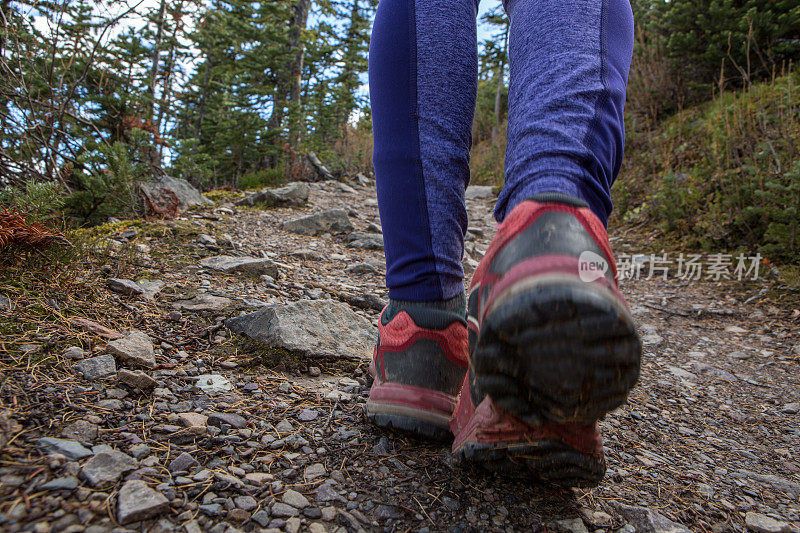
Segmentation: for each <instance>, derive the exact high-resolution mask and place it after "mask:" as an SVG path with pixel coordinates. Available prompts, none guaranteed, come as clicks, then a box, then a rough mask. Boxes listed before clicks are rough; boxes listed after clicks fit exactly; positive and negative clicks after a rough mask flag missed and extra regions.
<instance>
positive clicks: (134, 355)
mask: <svg viewBox="0 0 800 533" xmlns="http://www.w3.org/2000/svg"><path fill="white" fill-rule="evenodd" d="M106 351H108V352H109V353H111V354H113V355H116V356H117V357H119V358H120V359H121V360H122V361H126V362H129V363H131V364H134V365H138V366H143V367H145V368H154V367H155V366H156V356H155V354H154V353H153V341H151V340H150V337H148V336H147V334H146V333H144V332H142V331H139V330H133V331H131V332H130V333H128V334H127V335H125V336H124V337H122V338H121V339H117V340H115V341H111V342H109V343H108V344H107V345H106Z"/></svg>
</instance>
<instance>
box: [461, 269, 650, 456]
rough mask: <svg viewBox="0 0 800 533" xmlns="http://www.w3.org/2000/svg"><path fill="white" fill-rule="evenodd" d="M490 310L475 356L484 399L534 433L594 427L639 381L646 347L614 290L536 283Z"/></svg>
mask: <svg viewBox="0 0 800 533" xmlns="http://www.w3.org/2000/svg"><path fill="white" fill-rule="evenodd" d="M490 305H491V307H490V308H489V309H488V310H487V312H486V316H485V317H484V319H483V322H482V324H481V327H480V332H479V336H478V340H477V345H476V349H475V351H474V352H473V354H472V356H471V365H470V379H471V381H470V385H471V387H472V390H473V391H474V392H476V393H477V397H478V398H483V397H484V396H487V395H488V396H490V397H491V398H492V399H493V400H494V402H495V403H496V404H497V405H498V406H499V407H501V408H502V409H504V410H506V411H508V412H509V413H512V414H514V415H515V416H517V417H519V418H521V419H522V420H524V421H525V422H526V423H528V424H531V425H537V424H541V423H542V422H544V421H553V422H557V423H587V422H592V421H595V420H598V419H600V418H602V417H603V416H604V415H605V414H606V413H608V412H609V411H611V410H613V409H615V408H617V407H619V406H620V405H622V404H623V403H624V402H625V400H626V398H627V395H628V392H629V391H630V390H631V389H632V388H633V386H634V385H635V384H636V381H637V380H638V378H639V366H640V360H641V341H640V340H639V336H638V335H637V333H636V328H635V326H634V322H633V318H632V317H631V315H630V313H629V312H628V310H627V308H626V307H625V305H624V304H623V302H622V301H621V300H620V298H619V297H618V296H617V295H616V294H615V293H614V292H613V291H612V290H611V289H610V288H608V287H606V286H603V285H600V284H598V283H588V282H583V281H581V280H580V279H578V278H577V277H576V276H574V275H565V274H554V275H539V276H531V277H529V278H523V279H521V280H520V281H519V282H517V283H515V284H514V285H513V286H511V287H510V288H508V289H506V290H505V291H504V292H503V293H502V294H500V295H498V297H497V298H495V299H494V301H493V302H492V303H491V304H490ZM576 464H577V463H576Z"/></svg>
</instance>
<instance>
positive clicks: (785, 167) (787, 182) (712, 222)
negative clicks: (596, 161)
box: [613, 75, 800, 264]
mask: <svg viewBox="0 0 800 533" xmlns="http://www.w3.org/2000/svg"><path fill="white" fill-rule="evenodd" d="M627 145H628V146H627V153H626V161H625V162H624V164H623V170H622V173H621V174H620V177H619V179H618V181H617V184H616V185H615V187H614V189H613V196H614V199H615V204H616V207H617V212H616V214H615V216H616V221H617V222H622V223H623V224H645V225H648V226H651V227H652V226H655V227H657V228H658V229H659V230H660V231H661V232H662V234H663V235H665V236H666V235H669V236H672V237H675V238H678V239H680V240H681V242H683V243H684V244H685V246H686V247H687V248H698V249H703V250H706V251H729V252H739V251H742V252H746V253H755V252H757V251H758V252H761V253H762V255H765V256H766V257H769V258H770V259H772V260H773V261H774V262H776V263H779V264H785V263H791V262H794V261H797V260H798V258H800V238H799V237H798V224H797V223H796V222H797V221H798V220H800V213H798V210H800V167H798V164H800V153H799V152H798V150H800V76H798V75H791V76H787V77H783V78H778V79H776V80H775V81H774V82H771V83H763V84H757V85H753V86H752V87H750V88H747V89H745V90H741V91H736V92H729V93H724V94H723V95H722V96H721V97H720V98H718V99H716V100H714V101H712V102H708V103H705V104H703V105H700V106H697V107H694V108H691V109H687V110H685V111H683V112H681V113H679V114H677V115H676V116H674V117H672V118H670V119H669V120H667V121H666V122H664V123H662V124H661V125H660V126H659V127H658V128H657V129H656V130H654V131H636V130H635V129H634V128H631V129H629V132H628V137H627Z"/></svg>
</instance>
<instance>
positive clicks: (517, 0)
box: [495, 0, 633, 223]
mask: <svg viewBox="0 0 800 533" xmlns="http://www.w3.org/2000/svg"><path fill="white" fill-rule="evenodd" d="M506 10H507V12H508V14H509V17H510V20H511V31H510V42H509V50H510V69H511V86H510V87H509V119H508V148H507V151H506V182H505V186H504V188H503V191H502V193H501V195H500V198H499V200H498V202H497V206H496V208H495V216H496V218H497V220H498V221H502V220H503V219H505V217H506V215H507V214H508V213H510V212H511V211H512V209H513V208H514V207H515V206H516V205H517V204H519V203H520V202H521V201H522V200H524V199H525V198H527V197H529V196H531V195H533V194H536V193H544V192H551V191H555V192H561V193H565V194H568V195H570V196H575V197H578V198H581V199H583V200H585V201H586V202H587V203H588V204H589V207H590V208H591V209H592V211H593V212H594V213H595V214H596V215H597V216H598V217H599V218H600V220H601V221H602V222H603V223H606V222H607V220H608V216H609V214H610V213H611V197H610V192H609V190H610V188H611V184H612V183H613V182H614V179H615V178H616V176H617V173H618V172H619V168H620V164H621V162H622V153H623V146H624V142H625V127H624V122H623V116H622V111H623V108H624V105H625V86H626V84H627V82H628V70H629V69H630V63H631V56H632V54H633V14H632V12H631V7H630V3H629V1H628V0H603V1H599V0H564V1H559V2H553V1H550V0H507V1H506Z"/></svg>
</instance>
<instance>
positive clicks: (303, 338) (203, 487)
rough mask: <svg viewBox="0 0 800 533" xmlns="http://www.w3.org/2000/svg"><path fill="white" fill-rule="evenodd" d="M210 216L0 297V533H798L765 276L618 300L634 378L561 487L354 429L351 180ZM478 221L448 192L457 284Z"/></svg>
mask: <svg viewBox="0 0 800 533" xmlns="http://www.w3.org/2000/svg"><path fill="white" fill-rule="evenodd" d="M214 198H215V199H216V202H215V204H214V205H207V206H201V207H199V208H197V209H194V210H190V211H189V212H187V213H186V214H185V215H183V217H182V218H179V219H175V220H168V221H153V222H143V221H131V222H121V223H117V224H112V225H106V226H103V227H101V228H99V229H97V230H95V231H94V232H93V233H91V237H92V238H93V239H94V241H93V242H94V243H95V244H93V250H95V251H94V252H93V253H94V255H93V259H92V260H91V261H88V262H86V263H84V266H85V268H82V269H77V270H76V269H73V270H71V271H69V272H66V271H57V273H55V274H52V275H51V276H50V277H49V278H48V279H47V280H40V279H36V278H32V277H30V276H27V275H24V274H20V275H19V276H17V277H16V278H3V279H4V281H2V282H1V283H0V328H2V329H0V335H1V336H2V339H1V340H0V372H2V377H0V530H2V531H8V532H15V531H36V532H43V533H46V532H50V531H52V532H81V531H85V532H87V533H88V532H92V533H94V532H101V531H111V530H113V531H128V530H136V531H157V532H161V531H186V532H187V533H195V532H198V531H212V532H215V533H224V532H236V531H289V532H297V531H311V532H314V533H318V532H323V531H329V532H333V531H340V532H345V531H347V532H351V531H453V532H456V531H568V532H573V533H579V532H586V531H594V532H595V533H599V532H612V531H617V532H624V533H634V532H639V533H646V532H663V533H666V532H680V531H703V532H708V531H714V532H717V533H720V532H726V531H731V532H734V531H735V532H740V531H753V532H776V533H777V532H790V531H800V415H799V414H798V412H800V328H799V327H798V325H799V324H800V322H798V314H800V313H799V312H798V311H796V310H795V309H794V305H791V304H788V303H787V302H789V301H792V300H791V298H794V299H795V301H796V295H792V294H788V292H787V291H788V290H787V289H781V288H780V287H776V283H775V282H774V281H770V280H769V279H765V280H761V281H754V282H748V283H739V282H736V281H735V280H722V281H714V280H708V279H705V278H704V279H701V280H684V279H681V278H676V277H670V278H668V279H667V280H663V279H660V278H659V279H655V277H654V279H650V280H647V279H639V280H625V281H623V292H625V294H626V295H627V296H628V298H629V302H630V304H631V308H632V311H633V313H634V316H635V317H636V318H637V320H638V323H639V327H640V332H641V335H642V338H643V341H644V346H645V348H644V358H643V368H642V377H641V380H640V382H639V385H638V386H637V388H636V389H635V390H634V391H633V392H632V394H631V396H630V400H629V403H628V404H627V405H626V406H624V407H623V408H620V409H618V410H617V411H615V412H614V413H612V414H610V415H609V416H608V417H607V418H606V419H605V420H603V421H602V422H601V426H602V428H603V431H604V442H605V445H606V459H607V463H608V474H607V477H606V479H605V481H604V482H603V483H602V485H600V486H599V487H598V488H595V489H573V490H561V489H556V488H552V487H547V486H536V485H535V484H532V483H531V482H529V481H526V480H525V479H524V478H522V479H507V478H502V477H500V476H497V475H493V474H490V473H487V472H484V471H481V470H479V469H475V468H473V467H471V466H469V465H462V464H458V463H456V462H455V461H454V460H453V458H452V456H451V455H450V453H449V446H448V444H447V443H429V442H423V441H419V440H416V439H414V438H410V437H407V436H405V435H402V434H395V433H388V432H384V431H381V430H378V429H377V428H375V427H373V426H371V425H370V424H369V423H368V422H367V421H366V420H365V417H364V414H363V407H364V403H365V401H366V397H367V392H368V387H369V378H368V375H367V364H368V358H369V356H370V355H371V352H372V344H373V342H374V337H375V331H374V324H375V323H376V320H377V317H378V313H379V311H380V309H381V307H382V306H383V303H384V301H385V297H386V291H385V290H384V289H383V275H384V272H385V266H384V260H383V251H382V238H381V235H380V225H379V224H380V220H379V217H378V212H377V202H376V200H375V188H374V184H372V183H370V182H369V180H367V179H365V178H363V177H362V178H360V179H359V180H354V181H353V182H349V183H347V184H345V183H340V182H335V181H325V182H320V183H311V184H305V183H300V184H291V185H289V186H288V187H287V188H284V189H280V190H278V191H268V192H263V193H259V194H258V195H255V196H254V197H248V198H243V197H242V195H236V194H234V193H220V194H218V195H217V196H214ZM493 202H494V196H493V195H492V194H491V190H490V189H488V188H470V190H469V195H468V209H469V214H470V228H469V231H468V235H467V247H466V248H467V252H466V255H465V261H464V262H465V267H466V269H467V271H468V272H469V273H471V272H472V270H474V268H475V266H477V263H478V261H479V260H480V258H481V256H482V253H483V252H484V251H485V250H486V248H487V247H488V244H489V241H490V240H491V237H492V235H493V232H494V221H493V219H492V217H491V206H492V205H493ZM612 235H613V237H612V247H613V248H614V250H615V253H617V254H634V253H639V252H645V253H649V250H647V249H645V248H648V247H650V248H654V249H655V250H656V251H658V247H657V243H653V242H648V241H647V239H642V238H640V237H636V238H634V237H632V236H630V235H626V234H612ZM98 243H99V244H98ZM645 263H646V261H645V262H643V263H642V264H645ZM645 269H646V264H645ZM767 274H768V272H767ZM643 277H645V276H643ZM787 294H788V296H787Z"/></svg>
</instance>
